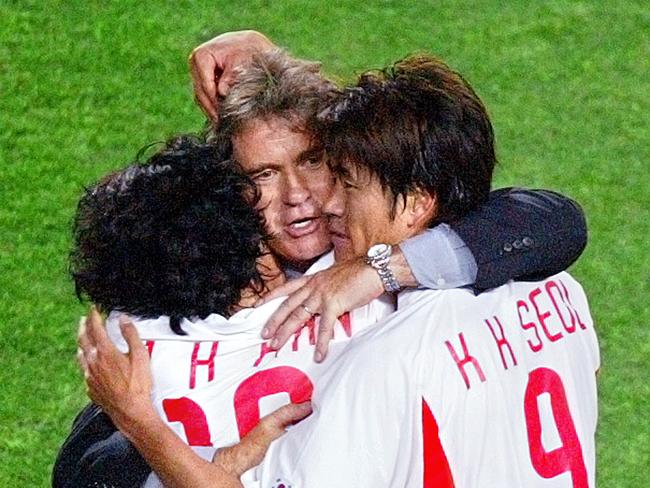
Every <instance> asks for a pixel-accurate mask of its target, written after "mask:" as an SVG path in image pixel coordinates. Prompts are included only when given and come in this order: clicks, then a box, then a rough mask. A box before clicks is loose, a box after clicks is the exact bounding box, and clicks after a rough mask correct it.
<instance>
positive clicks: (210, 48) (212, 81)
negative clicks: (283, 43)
mask: <svg viewBox="0 0 650 488" xmlns="http://www.w3.org/2000/svg"><path fill="white" fill-rule="evenodd" d="M274 47H275V44H273V43H272V42H271V41H270V40H269V39H268V38H267V37H266V36H265V35H264V34H261V33H259V32H256V31H253V30H244V31H234V32H226V33H225V34H221V35H219V36H217V37H215V38H213V39H210V40H209V41H207V42H204V43H203V44H201V45H200V46H198V47H196V48H195V49H194V50H193V51H192V53H191V54H190V56H189V65H190V73H191V75H192V86H193V87H194V98H195V99H196V101H197V102H198V104H199V106H200V107H201V109H202V110H203V111H204V112H205V114H206V115H207V116H208V117H209V118H210V119H211V120H213V121H216V120H217V118H218V111H217V109H218V104H219V102H218V98H219V96H222V97H225V96H226V95H227V93H228V90H229V89H230V86H231V85H232V84H233V83H234V81H235V77H236V75H237V68H238V67H239V66H242V65H245V64H246V63H248V62H250V59H251V57H252V56H253V54H255V53H256V52H262V51H268V50H270V49H273V48H274Z"/></svg>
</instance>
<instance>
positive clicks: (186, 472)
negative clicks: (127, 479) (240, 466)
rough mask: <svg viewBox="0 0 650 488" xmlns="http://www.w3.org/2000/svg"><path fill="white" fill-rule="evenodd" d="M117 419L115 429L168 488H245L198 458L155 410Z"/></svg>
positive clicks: (218, 467)
mask: <svg viewBox="0 0 650 488" xmlns="http://www.w3.org/2000/svg"><path fill="white" fill-rule="evenodd" d="M116 417H117V418H114V419H113V421H114V422H115V424H116V426H117V427H118V428H119V429H120V430H121V431H122V433H123V434H124V435H125V436H126V437H127V438H128V439H129V440H130V441H131V442H132V443H133V445H134V446H135V447H136V449H138V451H140V453H141V454H142V456H143V457H144V458H145V460H146V461H147V463H148V464H149V466H151V468H152V469H153V470H154V471H155V472H156V474H157V475H158V476H159V477H160V479H161V481H162V482H163V484H164V486H166V487H169V488H242V487H243V485H242V484H241V482H240V480H239V478H238V477H237V476H234V475H232V474H231V473H229V472H227V471H226V470H224V469H223V468H222V467H221V466H218V465H216V464H213V463H210V462H208V461H206V460H204V459H203V458H201V457H200V456H198V455H197V454H196V453H195V452H194V451H192V449H191V448H190V447H189V446H188V445H187V444H185V443H184V442H183V441H181V439H180V438H179V437H178V436H177V435H176V434H175V433H174V432H173V431H172V430H171V429H170V428H169V427H168V426H167V425H166V424H165V423H164V422H163V421H162V420H161V419H160V417H159V416H158V415H157V414H156V412H155V411H154V410H153V409H150V410H145V411H144V413H143V414H141V415H138V416H137V418H136V417H135V416H131V417H130V418H126V417H119V416H116Z"/></svg>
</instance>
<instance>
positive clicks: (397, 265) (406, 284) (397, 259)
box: [389, 246, 418, 288]
mask: <svg viewBox="0 0 650 488" xmlns="http://www.w3.org/2000/svg"><path fill="white" fill-rule="evenodd" d="M389 266H390V269H391V271H392V272H393V274H394V275H395V279H396V280H397V282H398V283H399V284H400V286H401V287H402V288H415V287H417V286H418V282H417V280H416V279H415V276H413V271H412V270H411V267H410V266H409V263H408V261H406V258H405V257H404V253H403V252H402V250H401V249H400V247H399V246H395V247H393V254H391V256H390V264H389Z"/></svg>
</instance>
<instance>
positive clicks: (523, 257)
mask: <svg viewBox="0 0 650 488" xmlns="http://www.w3.org/2000/svg"><path fill="white" fill-rule="evenodd" d="M586 242H587V228H586V223H585V219H584V215H583V213H582V210H581V208H580V206H579V205H578V204H577V203H575V202H574V201H573V200H571V199H569V198H567V197H564V196H562V195H560V194H558V193H555V192H552V191H548V190H524V189H515V188H504V189H500V190H497V191H494V192H492V193H491V194H490V197H489V200H488V201H487V202H486V203H485V204H484V205H483V206H482V207H480V208H479V209H477V210H475V211H473V212H471V213H470V214H468V215H466V216H465V217H464V218H463V219H461V220H459V221H458V222H455V223H453V224H451V225H441V226H438V227H436V228H433V229H429V230H427V231H425V232H424V233H422V234H420V235H418V236H415V237H413V238H411V239H408V240H407V241H404V242H403V243H402V244H400V246H399V247H398V248H397V249H396V250H395V251H394V252H393V255H392V256H391V258H390V268H391V269H392V270H393V273H394V275H395V277H396V279H397V281H398V282H399V284H400V285H401V286H402V287H403V288H410V287H411V288H412V287H417V286H421V287H424V288H431V289H441V288H457V287H461V286H470V287H472V288H473V289H474V290H475V291H476V292H480V291H482V290H486V289H488V288H493V287H496V286H500V285H502V284H504V283H506V282H507V281H508V280H511V279H515V280H517V279H518V280H538V279H542V278H545V277H548V276H551V275H553V274H555V273H558V272H560V271H562V270H564V269H566V268H567V267H568V266H569V265H571V263H573V262H574V261H575V260H576V259H577V258H578V257H579V256H580V254H581V253H582V251H583V249H584V248H585V245H586ZM383 292H384V289H383V285H382V282H381V280H380V279H379V276H378V275H377V273H376V272H375V270H373V269H372V268H370V266H368V265H367V264H366V263H365V260H364V259H363V258H358V259H355V260H351V261H347V262H343V263H337V264H335V265H334V266H332V267H331V268H329V269H327V270H325V271H321V272H320V273H316V274H314V275H311V276H306V277H303V278H300V279H298V280H294V281H293V282H289V283H287V284H286V285H283V286H281V287H279V288H276V289H275V290H274V291H273V292H271V293H270V294H268V295H267V296H266V297H265V299H264V302H266V301H269V300H271V299H273V298H275V297H277V296H282V295H289V298H288V299H287V300H286V301H285V302H284V303H283V304H282V305H281V306H280V308H278V310H277V311H276V312H275V314H274V315H273V316H272V317H271V319H270V320H269V322H268V324H267V327H266V329H265V333H264V336H265V337H273V340H272V342H271V346H272V347H274V348H280V347H282V345H284V343H285V342H286V341H287V340H288V338H289V337H290V336H291V335H292V334H293V333H294V332H295V331H296V330H297V329H298V328H299V327H300V326H301V325H302V324H303V323H304V322H305V321H306V320H307V319H309V316H308V314H307V313H306V311H305V307H304V305H305V304H307V305H308V308H309V310H310V311H311V312H314V313H318V314H320V315H321V321H320V328H319V333H318V339H317V343H316V353H315V354H316V356H315V357H316V360H317V361H320V360H322V359H323V358H324V357H325V354H326V352H327V344H328V342H329V340H330V339H331V337H332V330H333V327H334V323H335V320H336V318H337V317H338V316H340V315H341V314H342V313H344V312H346V311H349V310H352V309H354V308H357V307H360V306H363V305H365V304H367V303H369V302H370V301H371V300H373V299H375V298H377V297H378V296H379V295H381V294H382V293H383Z"/></svg>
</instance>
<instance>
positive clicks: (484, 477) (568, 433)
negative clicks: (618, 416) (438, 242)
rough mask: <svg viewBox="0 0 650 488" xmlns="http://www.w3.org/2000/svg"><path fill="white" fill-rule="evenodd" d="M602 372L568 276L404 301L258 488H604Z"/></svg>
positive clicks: (323, 388)
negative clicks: (600, 473) (598, 466)
mask: <svg viewBox="0 0 650 488" xmlns="http://www.w3.org/2000/svg"><path fill="white" fill-rule="evenodd" d="M599 363H600V358H599V351H598V343H597V339H596V334H595V331H594V328H593V322H592V319H591V316H590V313H589V308H588V305H587V300H586V298H585V295H584V292H583V290H582V288H581V286H580V285H579V284H578V283H577V282H576V281H575V280H574V279H573V278H572V277H571V276H570V275H568V274H567V273H560V274H558V275H556V276H553V277H551V278H549V279H547V280H545V281H543V282H536V283H522V282H517V283H513V282H511V283H509V284H507V285H504V286H502V287H499V288H497V289H495V290H493V291H490V292H488V293H483V294H481V295H479V296H474V295H473V294H472V293H471V292H470V291H467V290H460V289H457V290H440V291H434V290H422V291H419V290H418V291H409V292H404V293H402V294H401V295H400V297H399V301H398V311H397V312H396V313H394V314H393V315H391V316H390V317H388V318H387V319H385V320H384V321H382V322H381V323H380V324H377V326H376V327H372V328H370V329H366V330H365V331H364V332H362V333H361V334H359V335H357V336H356V337H355V338H353V339H352V341H350V343H349V344H348V347H347V348H346V350H345V351H344V353H343V354H342V355H340V356H338V357H337V358H336V360H335V362H334V363H333V364H331V365H330V367H329V370H328V371H327V373H326V374H325V375H324V376H322V377H321V378H320V381H321V383H320V385H319V388H318V390H317V391H316V392H315V394H314V396H313V398H312V405H313V408H314V413H313V414H312V415H311V416H310V417H308V418H307V419H305V420H303V421H302V422H300V423H299V424H297V425H295V426H293V427H292V428H291V429H289V431H288V433H287V434H286V435H285V436H284V437H282V438H280V439H279V440H277V441H275V442H274V443H273V444H272V446H271V448H270V450H269V452H268V453H267V456H266V458H265V460H264V463H263V464H262V465H261V466H260V467H259V468H258V472H257V475H256V476H257V477H258V478H259V479H260V483H259V485H261V486H262V487H264V488H267V487H268V488H271V487H274V488H278V487H284V488H289V487H291V488H306V487H307V488H321V487H322V488H325V487H331V486H345V487H355V488H360V487H372V488H377V487H408V488H415V487H417V488H422V487H427V488H433V487H437V488H441V487H442V488H448V487H460V488H470V487H472V488H473V487H494V488H505V487H507V488H513V487H527V488H560V487H561V488H569V487H579V488H587V487H593V486H595V474H594V471H595V447H594V435H595V430H596V420H597V395H596V371H597V370H598V368H599ZM247 486H254V485H247Z"/></svg>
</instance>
